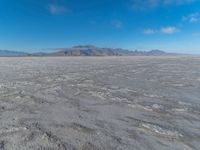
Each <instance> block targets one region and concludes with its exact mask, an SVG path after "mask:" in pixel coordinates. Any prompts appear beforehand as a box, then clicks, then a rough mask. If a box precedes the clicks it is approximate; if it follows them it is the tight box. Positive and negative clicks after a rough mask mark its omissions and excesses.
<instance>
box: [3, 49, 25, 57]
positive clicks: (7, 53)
mask: <svg viewBox="0 0 200 150" xmlns="http://www.w3.org/2000/svg"><path fill="white" fill-rule="evenodd" d="M22 56H28V53H25V52H17V51H9V50H0V57H22Z"/></svg>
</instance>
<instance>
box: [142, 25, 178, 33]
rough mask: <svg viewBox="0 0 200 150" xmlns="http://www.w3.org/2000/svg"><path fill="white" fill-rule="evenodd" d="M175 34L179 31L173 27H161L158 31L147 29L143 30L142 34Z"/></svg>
mask: <svg viewBox="0 0 200 150" xmlns="http://www.w3.org/2000/svg"><path fill="white" fill-rule="evenodd" d="M177 32H180V29H178V28H177V27H174V26H167V27H162V28H160V29H152V28H148V29H144V30H143V34H146V35H150V34H156V33H160V34H174V33H177Z"/></svg>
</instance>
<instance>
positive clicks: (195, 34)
mask: <svg viewBox="0 0 200 150" xmlns="http://www.w3.org/2000/svg"><path fill="white" fill-rule="evenodd" d="M192 36H195V37H199V36H200V32H199V33H193V34H192Z"/></svg>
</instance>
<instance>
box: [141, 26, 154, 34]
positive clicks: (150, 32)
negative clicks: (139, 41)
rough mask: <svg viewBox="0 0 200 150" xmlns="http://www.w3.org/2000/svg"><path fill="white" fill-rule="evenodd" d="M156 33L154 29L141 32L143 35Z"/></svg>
mask: <svg viewBox="0 0 200 150" xmlns="http://www.w3.org/2000/svg"><path fill="white" fill-rule="evenodd" d="M155 33H156V30H154V29H150V28H149V29H144V30H143V34H147V35H148V34H155Z"/></svg>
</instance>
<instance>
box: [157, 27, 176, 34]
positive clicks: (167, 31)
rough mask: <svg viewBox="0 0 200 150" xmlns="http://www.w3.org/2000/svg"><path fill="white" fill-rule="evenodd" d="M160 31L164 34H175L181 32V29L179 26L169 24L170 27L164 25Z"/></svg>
mask: <svg viewBox="0 0 200 150" xmlns="http://www.w3.org/2000/svg"><path fill="white" fill-rule="evenodd" d="M160 32H161V33H163V34H173V33H177V32H180V30H179V29H178V28H177V27H173V26H169V27H162V28H161V29H160Z"/></svg>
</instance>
